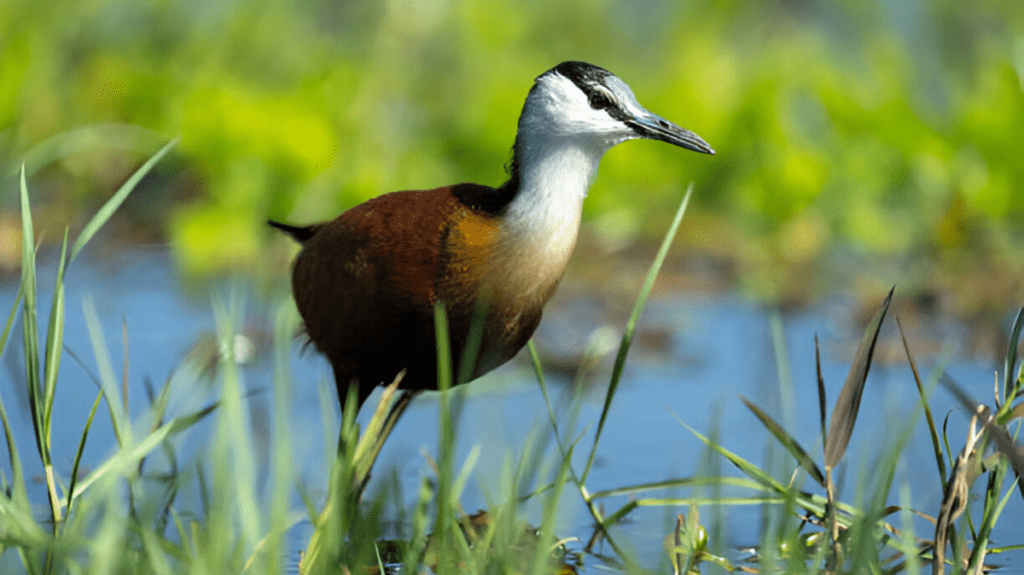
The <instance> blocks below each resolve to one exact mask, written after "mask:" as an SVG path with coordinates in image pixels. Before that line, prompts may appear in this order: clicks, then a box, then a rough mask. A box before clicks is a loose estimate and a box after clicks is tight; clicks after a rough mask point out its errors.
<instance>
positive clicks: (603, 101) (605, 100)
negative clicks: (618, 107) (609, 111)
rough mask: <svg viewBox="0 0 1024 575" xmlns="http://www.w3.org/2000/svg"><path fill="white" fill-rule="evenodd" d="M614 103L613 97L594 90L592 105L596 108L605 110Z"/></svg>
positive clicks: (591, 96) (591, 99)
mask: <svg viewBox="0 0 1024 575" xmlns="http://www.w3.org/2000/svg"><path fill="white" fill-rule="evenodd" d="M611 105H612V99H611V98H609V97H608V95H607V94H604V93H602V92H594V93H593V94H591V95H590V107H591V108H593V109H595V110H603V109H605V108H607V107H609V106H611Z"/></svg>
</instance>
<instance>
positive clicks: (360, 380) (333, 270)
mask: <svg viewBox="0 0 1024 575" xmlns="http://www.w3.org/2000/svg"><path fill="white" fill-rule="evenodd" d="M633 139H649V140H658V141H662V142H666V143H669V144H672V145H674V146H678V147H680V148H684V149H687V150H692V151H695V152H700V153H704V154H714V153H715V151H714V150H713V149H712V148H711V146H709V145H708V144H707V142H705V141H704V140H703V139H701V137H700V136H698V135H697V134H695V133H693V132H691V131H690V130H687V129H684V128H681V127H679V126H677V125H675V124H673V123H671V122H669V121H668V120H665V119H664V118H661V117H660V116H657V115H655V114H653V113H651V112H649V111H647V110H646V109H645V108H644V107H643V106H641V105H640V103H639V102H638V101H637V98H636V96H635V95H634V94H633V91H632V90H631V89H630V87H629V86H628V85H627V84H626V83H625V82H624V81H622V80H621V79H619V77H618V76H616V75H614V74H612V73H611V72H609V71H608V70H606V69H604V68H601V67H599V66H595V65H592V64H588V63H585V62H578V61H567V62H562V63H561V64H558V65H557V66H555V67H554V68H551V69H550V70H548V71H546V72H544V73H543V74H541V75H540V76H538V77H537V78H536V79H535V81H534V83H533V86H532V87H531V88H530V90H529V92H528V94H527V96H526V102H525V104H524V105H523V109H522V113H521V115H520V116H519V122H518V126H517V131H516V136H515V141H514V144H513V147H512V159H511V161H510V162H509V163H508V165H507V166H506V170H507V172H508V179H507V181H505V182H504V183H503V184H501V185H500V186H497V187H490V186H487V185H481V184H474V183H461V184H455V185H451V186H445V187H440V188H434V189H429V190H411V191H399V192H392V193H387V194H384V195H381V196H378V197H376V198H373V199H370V200H368V201H366V202H364V203H362V204H359V205H357V206H355V207H353V208H350V209H349V210H347V211H345V212H344V213H342V214H341V215H339V216H338V217H336V218H335V219H333V220H330V221H326V222H322V223H315V224H312V225H304V226H295V225H290V224H285V223H281V222H278V221H274V220H268V224H269V225H270V226H272V227H274V228H277V229H279V230H281V231H283V232H285V233H286V234H288V235H290V236H291V237H292V238H293V239H295V240H296V241H298V242H299V244H301V250H300V251H299V253H298V255H297V256H296V258H295V261H294V264H293V266H292V292H293V294H294V297H295V303H296V305H297V307H298V310H299V313H300V315H301V317H302V320H303V323H304V326H305V327H304V329H305V331H306V333H307V334H308V337H309V340H310V341H311V343H312V344H313V345H314V346H315V347H316V349H317V350H318V351H319V352H320V353H322V354H323V355H324V356H326V358H327V359H328V361H329V362H330V364H331V367H332V369H333V371H334V378H335V383H336V385H337V388H338V397H339V400H340V401H342V402H344V399H343V398H344V397H345V396H346V392H347V390H348V387H349V385H357V386H358V404H357V405H362V404H363V403H364V401H365V400H366V398H367V396H368V395H369V394H370V393H371V391H372V390H373V389H374V388H375V387H376V386H377V385H379V384H381V383H389V382H391V381H392V380H393V379H394V378H395V377H396V374H398V373H399V372H400V371H403V370H404V377H403V379H402V380H401V384H400V385H401V387H402V388H403V389H405V390H408V391H409V392H412V393H418V392H419V391H421V390H429V389H436V388H437V387H438V379H437V378H438V376H437V366H438V362H437V341H436V336H435V306H437V305H438V304H441V305H442V306H443V309H444V311H445V313H446V314H447V318H448V334H449V338H450V348H449V349H450V350H451V352H452V358H451V359H452V364H451V366H452V371H451V373H454V374H458V373H468V374H469V379H468V380H473V379H476V378H478V377H480V376H481V375H483V374H485V373H487V372H489V371H491V370H493V369H495V368H497V367H498V366H500V365H502V364H504V363H505V362H507V361H509V360H510V359H511V358H512V357H513V356H515V355H516V353H517V352H519V350H520V349H522V348H523V346H525V345H526V343H527V342H528V340H529V339H530V337H531V336H532V335H533V333H534V331H535V330H536V329H537V326H538V324H539V323H540V321H541V316H542V314H543V309H544V305H545V304H546V303H547V301H548V300H549V299H550V298H551V296H552V294H554V292H555V289H556V288H557V287H558V284H559V282H560V281H561V279H562V276H563V275H564V273H565V270H566V266H567V265H568V262H569V258H570V256H571V255H572V252H573V249H574V247H575V245H576V238H577V234H578V232H579V227H580V218H581V214H582V207H583V200H584V198H585V197H586V195H587V191H588V189H589V187H590V184H591V182H592V181H593V180H594V177H595V175H596V172H597V169H598V165H599V163H600V161H601V157H602V156H603V155H604V154H605V152H607V151H608V150H609V149H611V148H612V147H613V146H615V145H617V144H619V143H622V142H625V141H627V140H633ZM475 318H479V319H475ZM474 321H479V322H481V323H480V324H479V327H474ZM472 329H479V330H481V331H480V332H479V340H478V341H479V345H478V346H472V347H475V348H476V350H477V352H476V353H475V354H474V356H473V357H469V353H467V351H466V350H467V345H466V344H467V342H468V341H469V339H470V333H471V330H472ZM456 383H461V382H456Z"/></svg>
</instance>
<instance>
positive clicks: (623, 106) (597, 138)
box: [517, 62, 715, 154]
mask: <svg viewBox="0 0 1024 575" xmlns="http://www.w3.org/2000/svg"><path fill="white" fill-rule="evenodd" d="M520 138H530V139H539V140H545V141H546V140H552V141H557V140H562V139H571V140H576V141H578V142H579V143H580V144H584V145H588V147H591V146H593V147H595V148H597V149H598V150H595V151H599V153H604V151H606V150H607V149H609V148H611V147H612V146H614V145H616V144H618V143H620V142H624V141H626V140H632V139H635V138H646V139H650V140H661V141H663V142H668V143H669V144H673V145H676V146H679V147H681V148H685V149H687V150H693V151H695V152H702V153H705V154H714V153H715V151H714V150H712V149H711V146H709V145H708V144H707V142H705V141H704V140H702V139H701V138H700V136H698V135H697V134H694V133H693V132H691V131H689V130H686V129H684V128H680V127H679V126H677V125H675V124H673V123H672V122H669V121H668V120H665V119H664V118H662V117H660V116H657V115H655V114H652V113H651V112H648V111H647V110H646V109H645V108H644V107H643V106H641V105H640V103H639V102H637V99H636V96H634V95H633V91H632V90H631V89H630V88H629V86H628V85H627V84H626V83H625V82H623V81H622V80H621V79H619V77H618V76H616V75H615V74H612V73H611V72H609V71H608V70H605V69H604V68H600V67H598V66H594V65H592V64H587V63H585V62H562V63H561V64H559V65H558V66H555V67H554V68H552V69H550V70H548V71H547V72H545V73H543V74H541V75H540V76H538V77H537V80H536V82H535V83H534V85H533V88H531V89H530V93H529V95H528V96H527V97H526V104H525V105H524V106H523V114H522V116H520V118H519V133H518V135H517V140H518V139H520ZM534 143H536V142H534Z"/></svg>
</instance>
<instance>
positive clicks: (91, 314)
mask: <svg viewBox="0 0 1024 575" xmlns="http://www.w3.org/2000/svg"><path fill="white" fill-rule="evenodd" d="M82 311H83V313H84V314H85V325H86V328H87V329H88V331H89V340H90V341H91V342H92V349H93V353H94V354H95V356H96V365H97V367H98V368H99V375H100V387H101V388H102V389H103V396H104V397H105V398H106V400H107V408H108V409H109V410H110V421H111V424H112V425H113V427H114V437H115V438H116V439H117V444H118V445H120V446H121V447H126V446H130V445H131V444H132V442H133V440H132V425H131V420H130V419H129V417H128V413H127V412H126V411H125V409H124V404H123V403H122V402H121V401H120V397H119V395H120V394H119V392H118V386H117V380H116V379H115V377H114V368H113V366H112V365H111V364H110V357H109V356H108V355H107V344H106V343H105V342H104V339H103V329H102V328H101V327H100V320H99V317H98V316H97V315H96V305H95V304H94V303H93V301H92V298H89V297H86V298H85V300H83V302H82Z"/></svg>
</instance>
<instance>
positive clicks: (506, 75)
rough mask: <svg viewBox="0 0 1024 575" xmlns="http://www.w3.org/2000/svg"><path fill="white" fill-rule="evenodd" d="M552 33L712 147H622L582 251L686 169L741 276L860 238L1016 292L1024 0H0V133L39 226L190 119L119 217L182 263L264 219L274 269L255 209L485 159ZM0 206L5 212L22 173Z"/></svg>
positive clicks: (413, 179) (941, 281)
mask: <svg viewBox="0 0 1024 575" xmlns="http://www.w3.org/2000/svg"><path fill="white" fill-rule="evenodd" d="M566 59H582V60H586V61H590V62H593V63H596V64H599V65H602V66H605V67H607V68H609V69H610V70H612V71H613V72H615V73H617V74H618V75H620V76H621V77H623V78H624V79H625V80H626V81H627V82H628V83H630V84H631V86H632V87H633V88H634V90H635V91H636V92H637V94H638V96H639V98H640V100H641V101H642V102H643V103H644V104H645V105H646V106H647V107H649V108H650V109H651V110H653V111H656V112H658V113H660V114H662V115H664V116H665V117H667V118H670V119H672V120H675V121H676V122H678V123H679V124H681V125H683V126H685V127H688V128H691V129H693V130H694V131H696V132H697V133H699V134H700V135H702V136H703V137H704V138H705V139H706V140H707V141H709V142H710V143H711V144H712V145H713V146H714V147H715V148H716V150H717V151H718V156H716V157H714V158H708V157H702V156H698V155H696V154H684V153H680V151H679V150H676V149H672V148H670V147H668V146H663V145H658V144H655V143H631V144H628V145H624V146H621V147H619V148H616V149H614V150H613V151H611V152H610V153H609V154H608V156H607V157H606V159H605V161H604V163H603V165H602V169H601V174H600V177H599V178H598V180H597V183H596V185H595V186H594V189H593V190H592V192H591V194H590V197H589V199H588V201H587V204H586V212H587V214H586V215H587V217H588V218H590V220H591V222H592V225H589V226H587V227H586V229H585V233H586V234H587V235H586V236H585V238H584V242H585V245H587V246H590V247H593V248H596V249H592V250H586V251H587V253H592V254H596V255H597V256H599V258H598V259H600V258H603V257H604V256H607V255H609V254H614V253H621V251H622V249H623V248H628V247H631V246H636V245H645V243H646V241H647V240H648V239H649V238H652V237H656V236H659V235H660V234H661V233H662V232H663V230H664V229H665V227H666V226H667V223H668V219H669V214H671V213H672V211H673V208H672V206H673V205H674V204H675V202H677V201H678V198H679V194H680V190H681V188H682V187H683V186H685V184H686V183H687V182H689V181H691V180H692V181H694V182H696V187H697V196H696V198H695V205H694V206H693V208H692V209H693V211H692V212H691V217H690V224H689V225H687V226H684V230H683V233H682V236H683V237H684V238H685V240H686V241H687V242H689V244H690V245H691V246H692V247H691V249H690V250H689V251H688V252H682V251H681V252H680V253H687V254H688V256H687V257H691V258H693V257H697V256H695V255H694V254H699V253H705V254H707V257H708V258H710V259H711V260H712V261H713V262H717V263H720V264H723V265H721V266H719V268H718V269H721V270H724V272H725V273H724V275H725V281H726V283H727V284H728V285H734V286H735V285H738V286H739V287H740V288H741V289H743V290H746V291H748V292H751V293H755V294H758V295H760V296H765V297H768V298H769V299H774V300H783V299H788V298H802V297H805V296H806V293H807V288H808V287H811V288H814V287H822V286H827V285H828V283H829V281H830V279H829V278H832V279H835V278H836V273H834V272H838V279H840V280H841V281H842V282H844V285H856V284H857V281H858V280H856V279H853V280H851V274H852V272H851V270H853V269H858V268H862V267H865V266H876V267H875V271H874V272H873V273H872V274H870V276H869V279H867V280H865V281H866V282H867V284H869V285H867V286H865V287H866V288H867V289H866V290H865V291H866V292H867V293H870V294H871V296H872V297H874V296H875V295H876V294H877V293H879V291H880V290H881V286H889V285H891V284H893V283H899V284H900V285H901V289H907V288H910V287H915V288H917V289H928V290H931V289H942V290H945V291H946V292H949V293H953V294H954V295H958V296H963V297H962V298H960V299H957V301H958V302H960V303H961V304H962V306H963V307H965V308H966V309H968V310H970V309H975V308H977V307H979V306H985V305H986V303H987V304H992V303H993V302H997V303H996V307H998V308H999V309H1000V310H1004V311H1005V309H1006V307H1007V301H1008V299H1007V297H1006V295H1007V294H1015V295H1016V294H1019V293H1020V287H1021V284H1020V280H1019V278H1020V277H1021V272H1022V271H1024V270H1022V263H1021V262H1024V241H1022V239H1021V236H1022V232H1021V230H1022V229H1024V225H1022V223H1024V201H1022V200H1021V196H1020V189H1019V188H1020V182H1021V181H1022V179H1024V148H1022V147H1021V146H1020V144H1019V141H1018V138H1019V133H1018V132H1017V130H1018V129H1020V127H1021V126H1024V94H1022V86H1024V10H1021V9H1020V6H1019V3H1018V2H1017V1H1016V0H983V1H979V2H972V3H970V5H963V4H962V3H960V2H956V1H954V0H936V1H923V0H910V1H906V2H886V1H883V0H877V1H875V2H848V1H841V0H819V1H810V0H809V1H797V2H770V3H748V2H732V1H725V2H669V1H661V2H648V3H633V2H622V1H617V0H604V1H596V2H595V1H593V0H587V1H586V2H583V1H572V2H564V3H550V2H541V1H538V0H516V1H514V2H513V1H510V0H497V1H487V2H482V1H475V0H470V1H465V2H451V1H420V2H410V3H403V2H365V1H346V2H331V1H327V0H319V1H310V2H294V1H286V0H270V1H267V2H261V3H259V4H251V3H243V2H234V1H230V0H214V1H203V2H200V1H192V0H185V1H179V2H169V1H161V0H145V1H142V2H139V1H135V0H132V1H127V0H110V1H106V2H99V1H97V2H66V3H62V4H61V6H60V8H59V9H55V7H54V6H52V5H50V4H49V3H46V2H30V1H24V0H14V1H8V2H4V3H3V4H2V5H0V161H2V162H3V165H4V166H5V167H6V171H5V174H6V175H7V176H9V177H10V182H11V184H13V183H14V174H15V173H16V170H17V167H18V166H19V165H20V163H21V161H22V160H23V159H25V160H26V162H27V172H28V176H29V184H30V186H31V187H32V189H33V190H34V191H35V194H36V196H37V197H38V198H40V199H38V200H35V202H36V204H35V205H36V213H37V216H36V217H37V221H38V222H39V225H38V226H37V227H38V228H39V229H41V230H43V231H44V233H45V230H47V229H50V230H51V231H52V230H53V229H55V228H54V227H53V226H48V224H47V222H67V221H76V218H79V219H80V216H79V214H82V213H91V211H92V210H91V209H90V208H95V207H96V206H98V205H99V204H100V203H102V202H103V201H104V200H105V198H107V197H108V196H109V195H110V194H111V193H112V190H114V189H116V188H117V186H118V185H119V184H120V183H121V182H122V181H123V180H124V179H125V178H126V177H127V175H128V174H129V173H130V172H131V171H132V170H133V169H134V168H136V167H137V166H138V165H139V164H140V163H141V162H142V161H143V159H144V158H145V157H148V156H149V155H151V154H152V153H153V152H154V151H155V150H156V149H157V148H158V147H159V146H160V145H161V144H162V143H163V142H165V141H166V140H167V139H168V138H169V137H173V136H177V135H180V136H181V138H182V140H181V144H180V146H179V147H178V148H177V149H176V150H175V151H174V152H173V154H174V157H173V158H171V160H170V161H169V162H164V163H162V164H161V165H160V166H157V168H156V170H155V173H154V175H151V176H150V178H149V179H148V180H147V181H146V182H144V183H143V185H142V187H141V188H140V190H139V191H138V193H137V195H135V196H133V198H132V199H130V200H129V202H128V204H126V206H125V208H126V210H125V212H124V213H125V214H126V215H125V216H122V218H123V219H121V220H115V222H114V224H115V230H116V231H114V232H111V235H112V236H113V237H118V238H129V239H130V240H133V241H142V242H163V241H168V242H169V243H170V245H171V247H172V250H173V253H174V255H175V259H176V261H177V262H178V264H179V266H180V268H181V270H182V271H183V272H185V275H187V276H193V277H195V276H200V277H201V276H203V275H204V274H209V273H212V272H218V271H223V270H225V269H231V268H245V269H249V270H253V269H255V270H267V269H270V268H268V261H267V260H268V258H267V257H266V255H265V254H266V253H267V251H266V250H267V248H268V246H269V245H273V246H275V248H276V249H277V250H278V251H276V252H273V253H278V254H279V256H280V257H279V258H273V261H272V262H270V264H271V265H272V267H273V270H274V274H275V275H280V266H281V265H283V262H285V261H286V260H287V258H288V255H289V253H288V252H287V251H286V250H287V246H288V244H287V242H283V241H278V240H275V239H274V236H273V235H272V234H270V233H269V232H268V231H267V230H266V229H265V228H264V226H263V222H264V220H265V218H266V217H267V216H268V215H269V216H273V217H275V218H282V219H289V220H293V221H297V222H308V221H316V220H320V219H325V218H327V217H331V216H333V215H335V214H336V213H338V212H340V211H342V210H343V209H345V208H346V207H349V206H351V205H354V204H356V203H358V202H360V201H362V200H365V199H367V198H369V197H372V196H374V195H377V194H380V193H383V192H386V191H392V190H397V189H408V188H422V187H430V186H435V185H444V184H447V183H453V182H457V181H477V182H482V183H490V184H494V185H496V184H499V183H501V182H502V181H503V178H504V176H505V174H504V173H503V171H502V170H501V166H502V165H503V164H504V163H505V162H506V161H507V160H508V159H509V152H510V147H511V143H512V140H513V137H514V134H515V120H516V118H517V117H518V113H519V110H520V108H521V106H522V101H523V99H524V97H525V94H526V92H527V90H528V89H529V86H530V84H531V81H532V79H533V78H534V77H535V76H536V75H538V74H539V73H541V72H543V71H544V70H546V69H548V68H550V67H551V66H553V65H554V64H556V63H558V62H560V61H562V60H566ZM11 189H14V188H13V185H12V186H11ZM0 210H2V211H3V212H4V213H6V214H7V215H5V216H4V217H3V218H2V219H0V227H2V229H3V235H4V237H12V238H13V237H17V226H16V225H15V224H16V223H17V218H16V194H14V193H10V194H4V196H3V198H2V199H0ZM54 225H56V224H54ZM58 236H59V234H57V233H55V232H54V233H50V234H48V235H47V236H46V237H47V239H48V240H51V241H53V242H56V241H57V240H58V239H59V238H58ZM271 242H274V243H272V244H271ZM4 243H5V244H7V243H8V242H4ZM10 243H11V244H12V245H4V246H3V247H2V251H3V252H4V254H3V260H4V261H5V264H4V265H5V266H8V267H9V268H15V267H16V266H17V255H18V252H19V250H18V249H16V248H17V245H16V244H17V242H10ZM669 269H671V264H670V265H669ZM780 269H785V270H786V273H784V274H783V273H779V270H780ZM879 269H880V270H881V271H878V270H879ZM1009 299H1010V300H1012V299H1013V298H1009Z"/></svg>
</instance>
